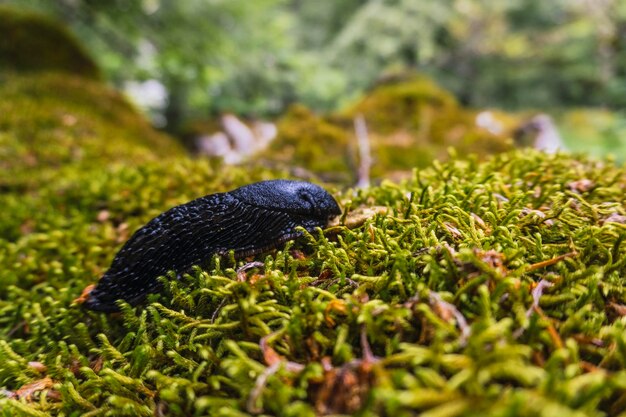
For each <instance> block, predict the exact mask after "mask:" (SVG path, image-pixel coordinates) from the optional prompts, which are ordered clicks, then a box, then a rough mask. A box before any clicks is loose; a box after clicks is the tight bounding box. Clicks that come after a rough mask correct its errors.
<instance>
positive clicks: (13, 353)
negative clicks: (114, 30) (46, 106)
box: [0, 150, 626, 416]
mask: <svg viewBox="0 0 626 417" xmlns="http://www.w3.org/2000/svg"><path fill="white" fill-rule="evenodd" d="M271 175H272V174H271V173H256V174H254V175H253V176H250V174H247V173H245V172H244V171H240V170H238V169H227V170H225V169H219V170H214V169H213V168H211V167H208V166H206V165H205V164H203V163H202V162H193V163H191V162H189V163H170V164H158V163H152V164H148V165H147V166H146V167H144V168H118V169H115V170H106V171H103V172H101V173H98V174H93V173H92V174H90V175H85V176H83V177H76V178H71V179H66V180H65V181H63V182H60V183H54V184H48V185H46V187H45V190H44V191H42V192H41V193H40V194H39V195H38V197H37V198H35V197H33V198H32V199H30V200H26V201H24V202H21V203H20V202H19V201H16V202H15V203H14V206H12V207H10V210H12V211H14V212H18V211H20V210H24V211H25V212H33V213H35V212H38V211H39V208H40V207H43V205H44V204H46V203H48V202H50V208H49V210H48V211H49V212H48V213H46V214H40V217H39V218H37V221H36V225H35V226H34V227H35V228H36V231H32V232H30V233H23V232H24V231H20V230H18V231H17V232H15V233H14V234H15V235H16V237H15V239H14V241H12V242H9V241H7V240H4V239H3V240H0V283H2V287H1V292H0V294H1V295H0V363H1V364H2V365H1V366H0V387H2V391H0V393H1V394H0V395H2V396H4V397H5V399H2V400H0V410H1V412H2V413H3V414H4V415H7V416H9V415H15V414H18V413H19V414H23V415H46V414H52V415H65V416H68V415H87V416H100V415H102V416H103V415H112V416H113V415H116V416H117V415H133V416H135V415H146V416H151V415H155V414H156V415H173V416H186V415H222V416H241V415H251V414H261V415H284V416H307V415H310V416H313V415H320V414H341V413H344V414H350V413H359V415H364V416H374V415H394V416H408V415H415V413H417V412H428V413H429V414H427V415H436V416H482V415H496V416H513V415H515V416H537V415H545V416H552V415H559V416H618V415H620V413H621V412H623V410H624V409H626V371H625V370H624V369H625V366H626V348H625V347H626V318H625V315H626V311H625V310H626V291H625V290H624V288H625V287H624V284H625V282H624V277H625V276H626V241H625V240H626V239H625V238H626V227H625V226H624V224H625V222H626V211H625V208H624V207H625V203H626V201H625V197H624V196H625V195H626V193H625V188H626V171H624V170H623V169H620V168H616V167H615V166H614V165H612V164H611V163H609V162H598V161H593V160H586V159H584V158H571V157H568V156H562V155H557V156H546V155H543V154H540V153H537V152H534V151H529V150H527V151H524V152H515V153H508V154H504V155H501V156H497V157H494V158H493V159H490V160H489V161H487V162H484V163H478V162H475V161H472V160H470V161H456V160H454V161H451V162H449V163H445V164H438V163H435V164H434V165H433V166H431V167H430V168H428V169H426V170H423V171H417V172H415V173H414V175H413V178H412V179H411V180H410V181H408V182H406V183H403V184H401V185H397V184H393V183H387V182H384V183H383V184H382V185H380V186H378V187H374V188H372V189H370V190H368V191H359V192H357V193H353V192H351V191H346V192H344V193H336V196H337V197H338V199H339V200H340V201H341V202H342V204H343V205H344V207H345V208H346V209H348V210H351V209H352V208H355V207H357V206H360V205H366V206H373V205H379V206H386V207H388V214H387V215H378V216H376V217H373V218H370V219H369V220H367V221H366V222H365V224H363V225H361V226H360V227H357V228H354V229H346V228H342V227H339V228H338V229H334V231H333V233H331V232H328V233H327V234H326V235H323V234H322V233H321V232H319V233H314V234H312V235H309V234H307V235H306V236H304V237H303V238H301V239H299V240H298V241H297V242H296V243H294V244H289V245H288V246H287V247H286V248H284V249H283V250H280V251H277V252H273V253H269V254H266V255H263V256H259V257H258V260H261V261H263V262H264V267H263V268H257V269H253V270H248V271H246V272H240V273H237V268H239V267H240V266H241V265H242V264H244V263H245V261H242V262H238V263H235V262H234V261H233V260H232V259H229V257H228V256H227V257H224V258H221V259H217V258H216V259H213V260H212V261H211V263H210V265H208V266H207V267H206V269H205V270H204V271H203V270H201V269H199V268H198V269H195V270H194V271H192V272H191V273H190V274H186V275H184V276H183V277H182V279H181V280H177V279H175V278H174V277H173V275H172V276H171V277H169V278H163V280H164V283H165V287H166V289H165V291H164V292H163V294H161V295H154V296H151V297H150V302H149V303H146V304H144V305H141V306H138V307H136V308H130V307H128V306H126V307H125V308H124V312H123V313H122V314H121V315H117V316H107V315H103V314H94V313H91V312H86V311H83V310H82V309H80V308H79V307H76V306H74V305H72V300H73V299H74V298H76V297H77V296H78V295H79V294H80V292H81V290H82V288H83V287H84V286H86V285H87V284H90V283H93V282H94V280H95V279H96V278H97V277H98V276H99V274H100V273H102V271H103V270H104V269H105V268H106V267H107V266H108V262H109V261H110V260H111V258H112V256H113V255H114V253H115V250H116V249H118V248H119V247H120V246H121V244H122V243H123V241H124V240H125V239H126V238H127V237H128V235H129V233H131V232H132V231H133V230H135V229H136V228H138V227H139V226H140V225H141V224H143V222H145V221H146V220H148V219H149V218H150V217H152V216H154V215H156V214H158V213H159V212H160V211H161V210H163V209H165V208H167V207H169V206H171V205H174V204H178V203H181V202H183V201H187V200H188V199H190V198H193V197H195V196H198V195H201V194H205V193H208V192H215V191H222V190H224V189H231V188H234V187H235V186H237V185H242V184H245V183H248V182H250V181H255V180H259V179H261V177H267V176H271ZM103 212H106V213H107V214H106V215H104V214H102V213H103ZM16 216H17V217H19V216H18V215H14V217H16ZM16 224H17V223H16ZM18 229H19V228H18ZM35 383H37V384H38V385H33V384H35ZM18 397H19V398H18Z"/></svg>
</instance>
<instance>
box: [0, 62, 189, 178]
mask: <svg viewBox="0 0 626 417" xmlns="http://www.w3.org/2000/svg"><path fill="white" fill-rule="evenodd" d="M0 114H2V118H1V119H0V188H2V189H9V188H11V187H18V188H19V187H22V188H23V187H26V186H27V185H28V184H33V185H37V181H39V179H41V178H45V177H49V176H51V175H64V174H63V172H64V171H66V170H68V169H78V170H80V169H89V168H93V167H94V165H95V166H103V165H105V164H110V163H124V162H126V163H132V164H140V163H142V162H145V161H151V160H152V161H153V160H158V159H161V158H170V157H175V156H180V155H183V154H184V153H183V150H182V149H181V147H180V146H179V145H178V144H177V143H176V142H175V140H174V139H172V138H170V137H168V136H167V135H164V134H161V133H158V132H156V131H155V130H154V129H153V128H152V127H151V126H150V125H149V123H148V122H147V121H146V120H145V118H144V117H143V116H141V115H140V114H139V113H138V111H137V110H136V109H135V108H133V107H132V106H131V105H130V104H129V103H128V101H127V100H126V99H125V98H124V97H123V96H122V95H121V94H120V93H118V92H115V91H113V90H111V89H109V88H108V87H106V86H104V85H102V84H101V83H99V82H94V81H89V80H86V79H84V78H81V77H72V76H69V75H63V74H45V75H41V74H40V75H36V76H35V75H33V76H14V75H7V74H4V75H0Z"/></svg>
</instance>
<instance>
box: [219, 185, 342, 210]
mask: <svg viewBox="0 0 626 417" xmlns="http://www.w3.org/2000/svg"><path fill="white" fill-rule="evenodd" d="M230 194H231V195H232V196H233V197H235V198H236V199H238V200H240V201H242V202H244V203H246V204H250V205H253V206H256V207H260V208H263V209H267V210H275V211H282V212H285V213H289V214H296V215H301V216H306V217H315V218H317V219H320V220H329V219H330V218H332V217H335V216H338V215H339V214H341V209H340V208H339V205H338V204H337V202H336V201H335V199H334V198H333V197H332V196H331V195H330V194H329V193H328V192H327V191H326V190H324V189H323V188H322V187H320V186H319V185H315V184H311V183H309V182H304V181H291V180H271V181H261V182H257V183H255V184H250V185H246V186H244V187H241V188H238V189H236V190H234V191H232V192H231V193H230Z"/></svg>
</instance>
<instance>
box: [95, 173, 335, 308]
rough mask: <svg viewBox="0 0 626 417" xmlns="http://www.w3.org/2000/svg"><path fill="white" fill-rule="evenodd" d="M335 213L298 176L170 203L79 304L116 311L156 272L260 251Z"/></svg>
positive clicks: (148, 287) (146, 287) (153, 285)
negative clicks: (294, 179)
mask: <svg viewBox="0 0 626 417" xmlns="http://www.w3.org/2000/svg"><path fill="white" fill-rule="evenodd" d="M340 213H341V211H340V209H339V206H338V205H337V202H336V201H335V200H334V198H333V197H332V196H331V195H330V194H328V192H326V191H325V190H324V189H323V188H321V187H319V186H317V185H314V184H311V183H307V182H301V181H288V180H273V181H263V182H259V183H255V184H250V185H247V186H244V187H241V188H238V189H236V190H233V191H231V192H228V193H220V194H212V195H207V196H205V197H201V198H198V199H196V200H193V201H190V202H189V203H186V204H183V205H180V206H176V207H174V208H171V209H169V210H168V211H166V212H164V213H162V214H160V215H159V216H157V217H155V218H154V219H152V220H150V221H149V222H148V223H147V224H146V225H145V226H143V227H142V228H140V229H139V230H137V232H135V234H134V235H133V236H132V237H131V238H130V239H129V240H128V242H126V243H125V244H124V246H123V247H122V249H121V250H120V251H119V252H118V253H117V255H116V256H115V258H114V259H113V262H112V263H111V267H110V268H109V270H108V271H107V272H106V273H105V274H104V275H103V276H102V278H101V279H100V281H99V282H98V284H97V286H96V287H95V288H94V290H93V291H92V292H91V293H90V294H89V298H88V299H87V301H86V302H85V303H84V305H85V306H86V307H87V308H89V309H91V310H96V311H105V312H113V311H118V310H119V308H118V306H117V304H116V301H117V300H120V299H122V300H125V301H126V302H128V303H129V304H131V305H136V304H138V303H139V302H141V301H142V300H143V299H144V298H145V296H146V295H147V294H149V293H153V292H157V291H158V290H159V289H160V288H159V281H158V280H157V277H158V276H161V275H164V274H166V273H167V272H168V271H171V270H173V271H176V272H179V273H182V272H185V271H187V270H189V269H190V268H191V267H192V266H193V265H201V264H203V263H205V262H206V261H208V260H209V259H210V258H211V257H212V256H213V255H216V254H217V255H223V254H226V253H228V252H229V251H231V250H232V251H234V254H235V257H236V258H242V257H245V256H251V255H255V254H258V253H262V252H265V251H267V250H270V249H272V248H275V247H277V246H278V245H281V244H283V243H285V242H286V241H288V240H290V239H293V238H296V237H298V236H299V235H300V233H299V232H298V231H297V230H296V228H297V227H298V226H301V227H303V228H304V229H306V230H309V231H312V230H313V229H315V228H316V227H326V225H327V224H328V222H329V220H330V219H331V218H333V217H335V216H337V215H339V214H340Z"/></svg>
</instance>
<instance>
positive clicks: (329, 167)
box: [263, 105, 352, 182]
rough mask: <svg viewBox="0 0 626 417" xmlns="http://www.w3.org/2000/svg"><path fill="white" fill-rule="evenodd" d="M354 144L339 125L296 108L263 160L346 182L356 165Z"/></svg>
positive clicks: (290, 113) (286, 116)
mask: <svg viewBox="0 0 626 417" xmlns="http://www.w3.org/2000/svg"><path fill="white" fill-rule="evenodd" d="M350 140H351V138H350V133H349V132H348V131H347V130H346V129H345V128H344V127H342V126H340V125H338V123H336V122H333V121H331V120H328V119H327V118H324V117H322V116H318V115H316V114H315V113H314V112H312V111H311V110H309V109H308V108H306V107H305V106H302V105H294V106H292V107H291V108H290V109H289V110H288V111H287V113H286V114H285V115H284V116H283V117H282V118H281V120H280V121H279V123H278V137H277V138H276V139H274V140H273V141H272V143H271V144H270V147H269V148H268V150H267V151H266V152H265V153H264V155H263V156H264V157H265V158H267V159H270V160H278V161H282V162H283V163H285V164H288V165H290V166H297V167H304V168H306V169H310V170H312V171H314V172H316V173H318V174H321V175H322V176H332V177H333V178H334V179H335V180H346V179H348V178H350V170H349V169H347V168H349V167H350V163H351V161H352V158H351V157H352V153H351V152H350V143H349V142H350ZM344 182H345V181H344Z"/></svg>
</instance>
